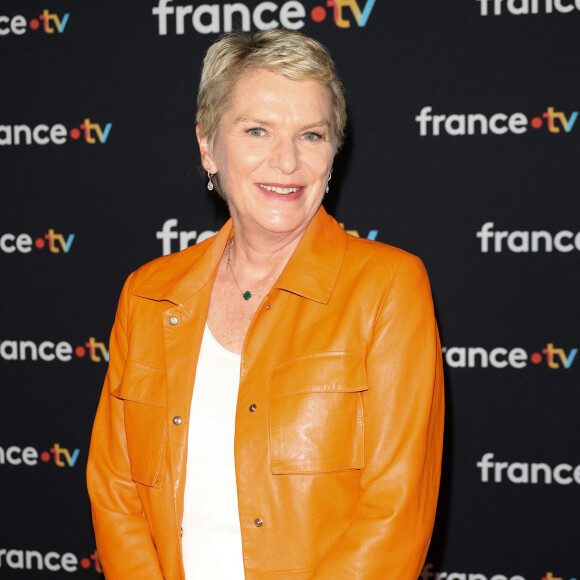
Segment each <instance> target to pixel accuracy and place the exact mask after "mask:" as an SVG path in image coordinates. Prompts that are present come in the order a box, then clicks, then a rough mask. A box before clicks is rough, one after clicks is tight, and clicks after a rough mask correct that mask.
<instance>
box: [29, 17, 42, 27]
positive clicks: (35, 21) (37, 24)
mask: <svg viewBox="0 0 580 580" xmlns="http://www.w3.org/2000/svg"><path fill="white" fill-rule="evenodd" d="M28 26H30V28H32V30H36V29H37V28H38V27H39V26H40V22H38V20H36V18H33V19H32V20H31V21H30V23H29V24H28Z"/></svg>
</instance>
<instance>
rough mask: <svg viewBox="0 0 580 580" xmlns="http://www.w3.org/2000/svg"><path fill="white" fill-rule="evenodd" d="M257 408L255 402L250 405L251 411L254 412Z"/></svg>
mask: <svg viewBox="0 0 580 580" xmlns="http://www.w3.org/2000/svg"><path fill="white" fill-rule="evenodd" d="M257 408H258V407H257V406H256V405H255V404H254V403H252V404H251V405H250V413H253V412H254V411H255V410H256V409H257Z"/></svg>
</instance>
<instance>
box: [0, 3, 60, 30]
mask: <svg viewBox="0 0 580 580" xmlns="http://www.w3.org/2000/svg"><path fill="white" fill-rule="evenodd" d="M69 18H70V14H69V13H68V12H67V13H66V14H63V15H62V16H59V15H58V14H56V13H53V12H50V10H47V9H45V10H43V11H42V13H41V14H40V15H39V16H37V17H36V18H32V19H31V20H29V21H27V20H26V18H25V17H24V16H22V14H16V15H15V16H0V36H7V35H8V34H11V33H12V34H16V35H17V36H20V35H22V34H25V33H26V31H27V29H30V30H41V31H42V32H44V33H46V34H55V33H57V34H62V33H63V32H64V30H65V28H66V25H67V24H68V20H69Z"/></svg>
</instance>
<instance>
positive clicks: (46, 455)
mask: <svg viewBox="0 0 580 580" xmlns="http://www.w3.org/2000/svg"><path fill="white" fill-rule="evenodd" d="M40 459H42V461H44V463H46V462H47V461H50V453H49V452H48V451H43V452H42V453H41V454H40Z"/></svg>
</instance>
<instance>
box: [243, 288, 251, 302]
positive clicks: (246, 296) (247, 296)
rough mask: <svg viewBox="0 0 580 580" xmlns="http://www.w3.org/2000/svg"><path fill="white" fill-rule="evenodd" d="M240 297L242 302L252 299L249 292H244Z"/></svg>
mask: <svg viewBox="0 0 580 580" xmlns="http://www.w3.org/2000/svg"><path fill="white" fill-rule="evenodd" d="M242 297H243V299H244V300H249V299H250V298H251V297H252V293H251V292H250V291H249V290H246V291H245V292H244V293H243V294H242Z"/></svg>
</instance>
